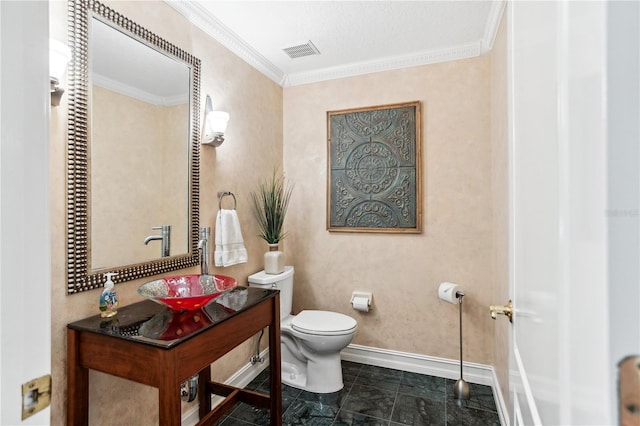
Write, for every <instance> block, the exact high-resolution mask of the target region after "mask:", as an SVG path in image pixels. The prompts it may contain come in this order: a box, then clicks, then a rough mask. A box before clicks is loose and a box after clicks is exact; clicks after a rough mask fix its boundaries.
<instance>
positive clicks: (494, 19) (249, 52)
mask: <svg viewBox="0 0 640 426" xmlns="http://www.w3.org/2000/svg"><path fill="white" fill-rule="evenodd" d="M164 2H165V3H167V4H168V5H169V6H171V7H172V8H173V9H175V10H176V11H177V12H178V13H180V14H181V15H182V16H184V17H185V18H186V19H187V20H188V21H189V22H191V23H192V24H193V25H195V26H196V27H198V28H200V29H201V30H202V31H204V32H205V33H206V34H208V35H209V36H210V37H212V38H213V39H215V40H217V41H218V42H219V43H220V44H222V45H223V46H224V47H226V48H227V49H229V50H230V51H231V52H233V53H234V54H235V55H237V56H238V57H239V58H240V59H242V60H244V61H245V62H246V63H248V64H249V65H251V66H252V67H254V68H255V69H256V70H258V71H259V72H261V73H262V74H264V75H265V76H266V77H268V78H270V79H271V80H273V81H274V82H276V83H277V84H279V85H280V86H282V87H290V86H298V85H301V84H309V83H315V82H319V81H326V80H333V79H337V78H345V77H353V76H356V75H362V74H370V73H375V72H382V71H390V70H396V69H401V68H407V67H415V66H421V65H428V64H434V63H438V62H445V61H455V60H458V59H465V58H472V57H476V56H480V55H482V54H484V53H486V52H488V51H490V50H491V48H493V42H494V40H495V37H496V34H497V32H498V26H499V25H500V19H501V17H502V13H503V10H504V6H505V4H506V2H505V1H504V0H501V1H499V2H494V3H493V4H492V5H491V11H490V13H489V19H488V20H487V26H486V28H485V31H484V35H483V38H482V39H481V40H478V41H477V42H474V43H470V44H468V45H460V46H453V47H451V48H447V49H442V50H433V51H426V52H419V53H417V54H412V55H405V56H393V57H387V58H381V59H379V60H375V61H369V62H359V63H353V64H347V65H342V66H337V67H330V68H324V69H320V70H314V71H308V72H300V73H293V74H285V73H284V72H283V71H282V70H280V69H279V68H278V67H276V66H275V65H274V64H273V63H271V62H270V61H269V60H268V59H267V58H265V57H264V56H262V55H261V54H260V53H258V52H257V51H256V50H255V49H254V48H253V47H251V46H250V45H249V44H247V43H246V42H245V41H244V40H242V39H241V38H240V37H238V36H237V35H236V34H235V33H234V32H233V31H231V30H230V29H229V28H228V27H226V26H225V25H224V24H223V23H222V22H220V20H218V19H217V18H216V17H215V16H213V15H212V14H211V13H210V12H209V11H208V10H206V9H204V8H203V7H202V6H200V5H199V4H198V3H196V2H188V1H184V0H164Z"/></svg>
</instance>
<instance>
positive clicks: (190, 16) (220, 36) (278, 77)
mask: <svg viewBox="0 0 640 426" xmlns="http://www.w3.org/2000/svg"><path fill="white" fill-rule="evenodd" d="M164 1H165V3H167V4H168V5H169V6H171V7H172V8H174V9H175V10H176V11H177V12H178V13H180V14H181V15H182V16H184V17H185V18H186V19H187V20H188V21H189V22H191V23H192V24H193V25H195V26H196V27H198V28H200V29H201V30H202V31H204V32H205V33H207V34H208V35H209V36H211V37H212V38H213V39H215V40H217V41H218V42H219V43H220V44H222V45H223V46H224V47H226V48H227V49H229V50H230V51H231V52H233V53H234V54H235V55H237V56H238V57H240V59H242V60H243V61H245V62H246V63H248V64H249V65H251V66H252V67H254V68H255V69H257V70H258V71H260V72H261V73H262V74H264V75H265V76H267V77H268V78H270V79H271V80H273V81H275V82H276V83H278V84H279V85H282V83H283V82H284V80H285V75H284V73H283V72H282V71H281V70H280V69H278V68H277V67H276V66H275V65H273V64H272V63H271V62H269V61H268V60H267V59H266V58H265V57H264V56H262V55H261V54H260V53H258V52H257V51H256V50H255V49H254V48H253V47H251V46H250V45H248V44H247V43H246V42H245V41H244V40H242V39H240V38H239V37H238V36H237V35H236V34H235V33H234V32H233V31H231V30H230V29H229V28H227V27H226V26H225V25H224V24H223V23H222V22H220V21H219V20H218V19H216V18H215V17H214V16H213V15H212V14H211V13H209V12H208V11H207V10H206V9H204V8H203V7H202V6H200V5H199V4H197V3H195V2H187V1H183V0H164Z"/></svg>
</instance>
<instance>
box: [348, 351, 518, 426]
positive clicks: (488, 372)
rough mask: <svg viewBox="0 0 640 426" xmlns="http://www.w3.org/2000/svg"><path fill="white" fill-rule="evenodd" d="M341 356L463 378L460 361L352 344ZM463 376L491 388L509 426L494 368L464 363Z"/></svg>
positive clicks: (501, 420)
mask: <svg viewBox="0 0 640 426" xmlns="http://www.w3.org/2000/svg"><path fill="white" fill-rule="evenodd" d="M340 355H341V358H342V359H343V360H345V361H354V362H359V363H361V364H368V365H375V366H378V367H386V368H394V369H396V370H403V371H410V372H413V373H420V374H428V375H430V376H436V377H444V378H447V379H454V380H457V379H459V378H460V361H459V360H452V359H448V358H438V357H433V356H428V355H419V354H412V353H409V352H400V351H391V350H388V349H379V348H374V347H370V346H361V345H353V344H352V345H349V346H347V347H346V348H345V349H344V350H343V351H342V352H341V353H340ZM462 372H463V376H464V379H465V380H466V381H467V382H469V383H477V384H480V385H486V386H491V390H492V391H493V397H494V400H495V403H496V409H497V411H498V417H499V418H500V424H501V425H503V426H509V415H508V411H507V406H506V404H505V401H504V398H503V397H502V392H501V390H500V383H498V378H497V376H496V373H495V370H494V369H493V367H492V366H490V365H485V364H477V363H474V362H466V361H465V362H463V363H462Z"/></svg>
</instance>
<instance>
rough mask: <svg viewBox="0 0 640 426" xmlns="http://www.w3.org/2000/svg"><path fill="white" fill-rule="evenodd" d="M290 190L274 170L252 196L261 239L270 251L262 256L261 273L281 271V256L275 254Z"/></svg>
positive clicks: (282, 236) (282, 258) (282, 235)
mask: <svg viewBox="0 0 640 426" xmlns="http://www.w3.org/2000/svg"><path fill="white" fill-rule="evenodd" d="M292 190H293V186H291V185H288V184H287V182H286V181H285V178H284V175H283V174H279V173H278V171H277V169H274V171H273V175H272V176H271V177H270V178H268V179H265V180H264V181H262V182H261V183H260V185H259V187H258V190H257V191H256V192H252V193H251V200H252V202H253V203H252V204H253V213H254V216H255V218H256V220H257V221H258V227H259V228H260V238H262V239H263V240H265V241H266V242H267V244H269V251H268V252H267V253H265V255H264V271H265V272H266V273H267V274H280V273H282V272H283V271H284V253H282V252H281V251H280V250H278V244H279V243H280V240H282V239H283V238H284V237H286V235H287V233H286V232H284V231H283V229H282V226H283V224H284V217H285V215H286V213H287V208H288V207H289V200H290V199H291V192H292Z"/></svg>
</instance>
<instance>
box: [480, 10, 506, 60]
mask: <svg viewBox="0 0 640 426" xmlns="http://www.w3.org/2000/svg"><path fill="white" fill-rule="evenodd" d="M506 4H507V2H506V1H504V0H500V1H497V2H491V10H490V11H489V17H488V19H487V26H486V27H485V29H484V36H483V37H482V41H481V43H480V52H481V54H485V53H487V52H490V51H491V50H492V49H493V43H494V42H495V41H496V35H497V34H498V28H499V27H500V21H502V14H503V13H504V8H505V6H506Z"/></svg>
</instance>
